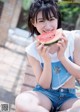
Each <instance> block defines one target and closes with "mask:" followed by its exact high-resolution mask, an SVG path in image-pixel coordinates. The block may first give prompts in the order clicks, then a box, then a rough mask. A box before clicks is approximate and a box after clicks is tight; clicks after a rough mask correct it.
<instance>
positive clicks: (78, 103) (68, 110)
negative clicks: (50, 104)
mask: <svg viewBox="0 0 80 112" xmlns="http://www.w3.org/2000/svg"><path fill="white" fill-rule="evenodd" d="M74 110H75V112H80V99H79V98H74V99H70V100H68V101H66V102H65V103H64V104H63V105H62V106H61V108H60V111H61V112H63V111H65V112H74Z"/></svg>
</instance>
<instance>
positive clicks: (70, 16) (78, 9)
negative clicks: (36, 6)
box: [58, 2, 80, 23]
mask: <svg viewBox="0 0 80 112" xmlns="http://www.w3.org/2000/svg"><path fill="white" fill-rule="evenodd" d="M58 5H59V8H60V12H61V14H62V21H64V22H67V23H76V21H77V17H78V15H79V13H80V4H75V3H74V4H73V3H64V2H60V3H59V4H58Z"/></svg>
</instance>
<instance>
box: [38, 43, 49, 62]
mask: <svg viewBox="0 0 80 112" xmlns="http://www.w3.org/2000/svg"><path fill="white" fill-rule="evenodd" d="M36 48H37V51H38V53H39V55H40V56H42V57H43V59H44V61H51V57H50V55H49V46H44V44H41V43H39V42H37V43H36Z"/></svg>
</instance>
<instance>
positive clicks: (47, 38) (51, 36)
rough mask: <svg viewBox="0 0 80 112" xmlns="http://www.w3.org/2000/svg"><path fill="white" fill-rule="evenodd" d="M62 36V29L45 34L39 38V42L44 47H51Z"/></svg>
mask: <svg viewBox="0 0 80 112" xmlns="http://www.w3.org/2000/svg"><path fill="white" fill-rule="evenodd" d="M61 36H62V29H57V30H54V31H51V32H47V33H43V34H41V35H39V36H37V40H38V41H39V42H40V43H43V44H44V45H51V44H53V43H56V42H58V40H59V39H60V38H61Z"/></svg>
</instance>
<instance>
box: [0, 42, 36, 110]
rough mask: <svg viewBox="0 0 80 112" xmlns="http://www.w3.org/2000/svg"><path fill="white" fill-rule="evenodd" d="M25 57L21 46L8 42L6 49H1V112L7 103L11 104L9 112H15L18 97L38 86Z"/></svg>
mask: <svg viewBox="0 0 80 112" xmlns="http://www.w3.org/2000/svg"><path fill="white" fill-rule="evenodd" d="M25 57H26V55H25V48H24V47H21V46H19V45H15V44H13V43H9V42H6V44H5V47H0V112H2V111H1V108H2V104H6V103H8V104H9V107H10V110H9V112H15V105H14V102H15V97H16V95H18V94H19V93H20V92H21V91H24V90H31V89H32V88H33V87H34V86H35V84H36V83H35V77H34V75H33V71H32V69H31V67H30V66H29V64H28V62H27V60H26V58H25ZM24 75H25V77H24ZM3 109H4V108H3ZM5 112H6V111H5Z"/></svg>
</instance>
